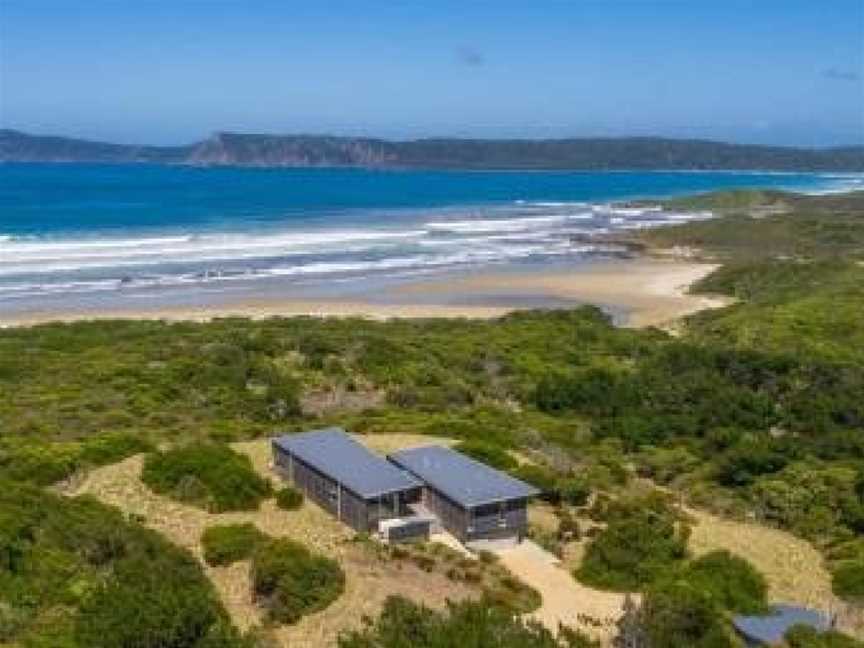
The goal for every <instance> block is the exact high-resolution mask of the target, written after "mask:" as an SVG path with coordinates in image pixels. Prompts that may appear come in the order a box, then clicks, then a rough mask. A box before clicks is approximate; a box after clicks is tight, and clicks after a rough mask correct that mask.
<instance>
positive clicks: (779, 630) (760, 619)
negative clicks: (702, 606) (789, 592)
mask: <svg viewBox="0 0 864 648" xmlns="http://www.w3.org/2000/svg"><path fill="white" fill-rule="evenodd" d="M732 622H733V624H734V625H735V629H736V630H738V632H740V633H741V634H742V635H744V637H745V638H747V639H749V640H750V641H754V642H758V643H760V644H765V645H767V646H773V645H776V644H779V643H780V642H781V641H783V636H784V635H785V634H786V631H787V630H789V628H791V627H792V626H794V625H797V624H799V623H801V624H804V625H807V626H810V627H811V628H816V629H817V630H820V631H824V630H828V629H829V627H830V625H831V624H830V623H829V620H828V617H827V616H826V615H825V614H823V613H822V612H817V611H816V610H810V609H807V608H802V607H797V606H794V605H775V606H773V607H772V612H771V613H769V614H767V615H765V616H736V617H735V618H734V619H733V620H732Z"/></svg>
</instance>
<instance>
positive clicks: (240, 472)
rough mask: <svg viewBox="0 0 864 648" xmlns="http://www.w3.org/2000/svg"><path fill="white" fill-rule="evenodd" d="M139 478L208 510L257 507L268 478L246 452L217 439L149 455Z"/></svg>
mask: <svg viewBox="0 0 864 648" xmlns="http://www.w3.org/2000/svg"><path fill="white" fill-rule="evenodd" d="M141 479H142V481H143V482H144V483H145V484H147V485H148V486H149V487H150V488H151V489H152V490H153V491H154V492H156V493H160V494H162V495H167V496H169V497H173V498H174V499H177V500H180V501H181V502H186V503H189V504H193V505H195V506H199V507H201V508H203V509H205V510H207V511H210V512H211V513H221V512H224V511H248V510H256V509H257V508H258V506H259V505H260V503H261V501H262V500H263V499H265V498H266V497H268V496H269V495H270V493H271V487H270V482H269V481H267V480H266V479H264V478H262V477H261V476H259V475H258V473H256V472H255V470H254V469H253V468H252V462H251V461H250V460H249V458H248V457H246V456H245V455H241V454H238V453H237V452H234V450H232V449H231V448H230V447H228V446H226V445H222V444H217V443H193V444H190V445H187V446H183V447H178V448H173V449H171V450H168V451H166V452H155V453H153V454H151V455H148V457H147V459H146V461H145V462H144V470H143V471H142V473H141Z"/></svg>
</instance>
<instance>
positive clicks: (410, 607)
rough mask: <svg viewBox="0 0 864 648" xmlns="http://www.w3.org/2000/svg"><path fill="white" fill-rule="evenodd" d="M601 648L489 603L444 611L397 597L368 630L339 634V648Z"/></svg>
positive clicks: (469, 603)
mask: <svg viewBox="0 0 864 648" xmlns="http://www.w3.org/2000/svg"><path fill="white" fill-rule="evenodd" d="M373 646H374V648H408V647H409V646H410V647H411V648H444V647H450V646H466V647H467V646H472V647H476V648H492V647H493V646H494V648H599V642H596V641H593V640H591V639H589V638H588V637H587V636H586V635H584V634H583V633H581V632H579V631H576V630H571V629H569V628H561V629H559V631H558V635H557V636H556V635H555V634H553V633H552V632H550V631H549V630H547V629H546V628H545V627H544V626H542V625H541V624H539V623H537V622H534V621H526V620H524V619H523V618H521V617H520V616H516V615H514V614H513V613H512V612H511V611H509V610H506V609H503V608H499V607H497V606H496V605H494V604H493V603H491V602H490V601H488V600H481V601H463V602H460V603H448V605H447V609H446V610H444V611H443V612H438V611H435V610H431V609H429V608H427V607H424V606H422V605H418V604H417V603H414V602H412V601H409V600H408V599H406V598H402V597H400V596H391V597H389V598H388V599H387V600H386V601H385V603H384V609H383V610H382V611H381V613H380V615H379V616H378V618H376V619H374V620H372V619H370V620H368V621H367V624H366V627H365V628H363V629H361V630H354V631H350V632H346V633H343V634H342V635H341V636H340V637H339V648H372V647H373Z"/></svg>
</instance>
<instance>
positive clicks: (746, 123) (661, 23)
mask: <svg viewBox="0 0 864 648" xmlns="http://www.w3.org/2000/svg"><path fill="white" fill-rule="evenodd" d="M0 126H2V127H4V128H15V129H19V130H24V131H28V132H34V133H40V134H41V133H44V134H63V135H69V136H76V137H87V138H92V139H103V140H109V141H117V142H123V143H148V144H182V143H189V142H193V141H197V140H200V139H203V138H205V137H207V136H208V135H209V134H210V133H212V132H216V131H236V132H263V133H332V134H342V135H365V136H377V137H386V138H394V139H410V138H416V137H438V136H458V137H583V136H585V137H588V136H626V135H659V136H669V137H698V138H709V139H719V140H727V141H735V142H747V143H759V144H783V145H803V146H829V145H845V144H856V143H858V144H860V143H864V0H809V1H803V0H748V1H742V0H722V1H721V0H717V1H714V0H679V1H671V0H670V1H665V2H664V1H649V0H641V1H629V2H628V1H624V0H603V1H596V2H591V1H587V0H583V1H580V0H571V1H570V2H552V1H540V0H538V1H537V2H524V1H519V2H511V1H509V0H497V1H495V2H484V1H480V0H475V1H471V0H461V1H459V2H449V1H447V0H436V1H435V2H427V1H423V0H416V1H407V0H403V1H396V0H393V1H381V0H375V1H372V2H361V1H359V0H358V1H355V2H338V1H333V0H328V1H327V2H308V3H307V2H292V1H290V0H278V1H277V0H273V1H269V0H255V1H254V2H253V1H240V0H237V1H227V0H226V1H221V2H217V1H215V0H209V1H205V0H200V1H199V0H170V1H163V0H135V1H132V0H116V1H108V0H65V1H60V0H0Z"/></svg>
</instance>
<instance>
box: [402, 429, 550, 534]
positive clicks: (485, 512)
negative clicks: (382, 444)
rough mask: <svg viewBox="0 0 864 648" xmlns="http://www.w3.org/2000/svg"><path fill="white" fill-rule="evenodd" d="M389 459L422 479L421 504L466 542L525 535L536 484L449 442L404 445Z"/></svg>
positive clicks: (418, 478) (536, 493) (536, 491)
mask: <svg viewBox="0 0 864 648" xmlns="http://www.w3.org/2000/svg"><path fill="white" fill-rule="evenodd" d="M388 458H389V460H390V461H391V462H393V464H395V465H396V466H399V468H401V469H403V470H404V471H406V472H407V474H409V475H411V476H412V477H414V478H416V479H417V480H418V481H420V482H422V484H423V495H422V500H421V501H422V504H423V506H424V507H425V508H426V509H427V510H428V511H429V512H430V513H432V514H433V515H434V516H435V517H437V518H438V520H439V521H440V523H441V525H442V526H443V527H444V528H445V529H447V530H448V531H449V532H450V533H452V534H453V535H455V536H456V537H457V538H459V539H460V540H461V541H462V542H473V541H476V540H495V539H503V538H507V539H514V540H517V541H519V540H521V539H522V537H523V536H524V535H525V533H526V531H527V528H528V510H527V504H528V500H529V499H530V498H532V497H534V496H536V495H538V494H539V491H538V490H537V489H536V488H534V487H533V486H531V485H529V484H526V483H525V482H523V481H520V480H518V479H515V478H514V477H511V476H510V475H508V474H506V473H503V472H501V471H499V470H495V469H494V468H491V467H489V466H487V465H486V464H483V463H480V462H479V461H475V460H474V459H472V458H470V457H468V456H466V455H464V454H462V453H460V452H456V451H455V450H451V449H450V448H446V447H444V446H437V445H433V446H424V447H420V448H410V449H408V450H401V451H399V452H394V453H392V454H391V455H389V457H388Z"/></svg>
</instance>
